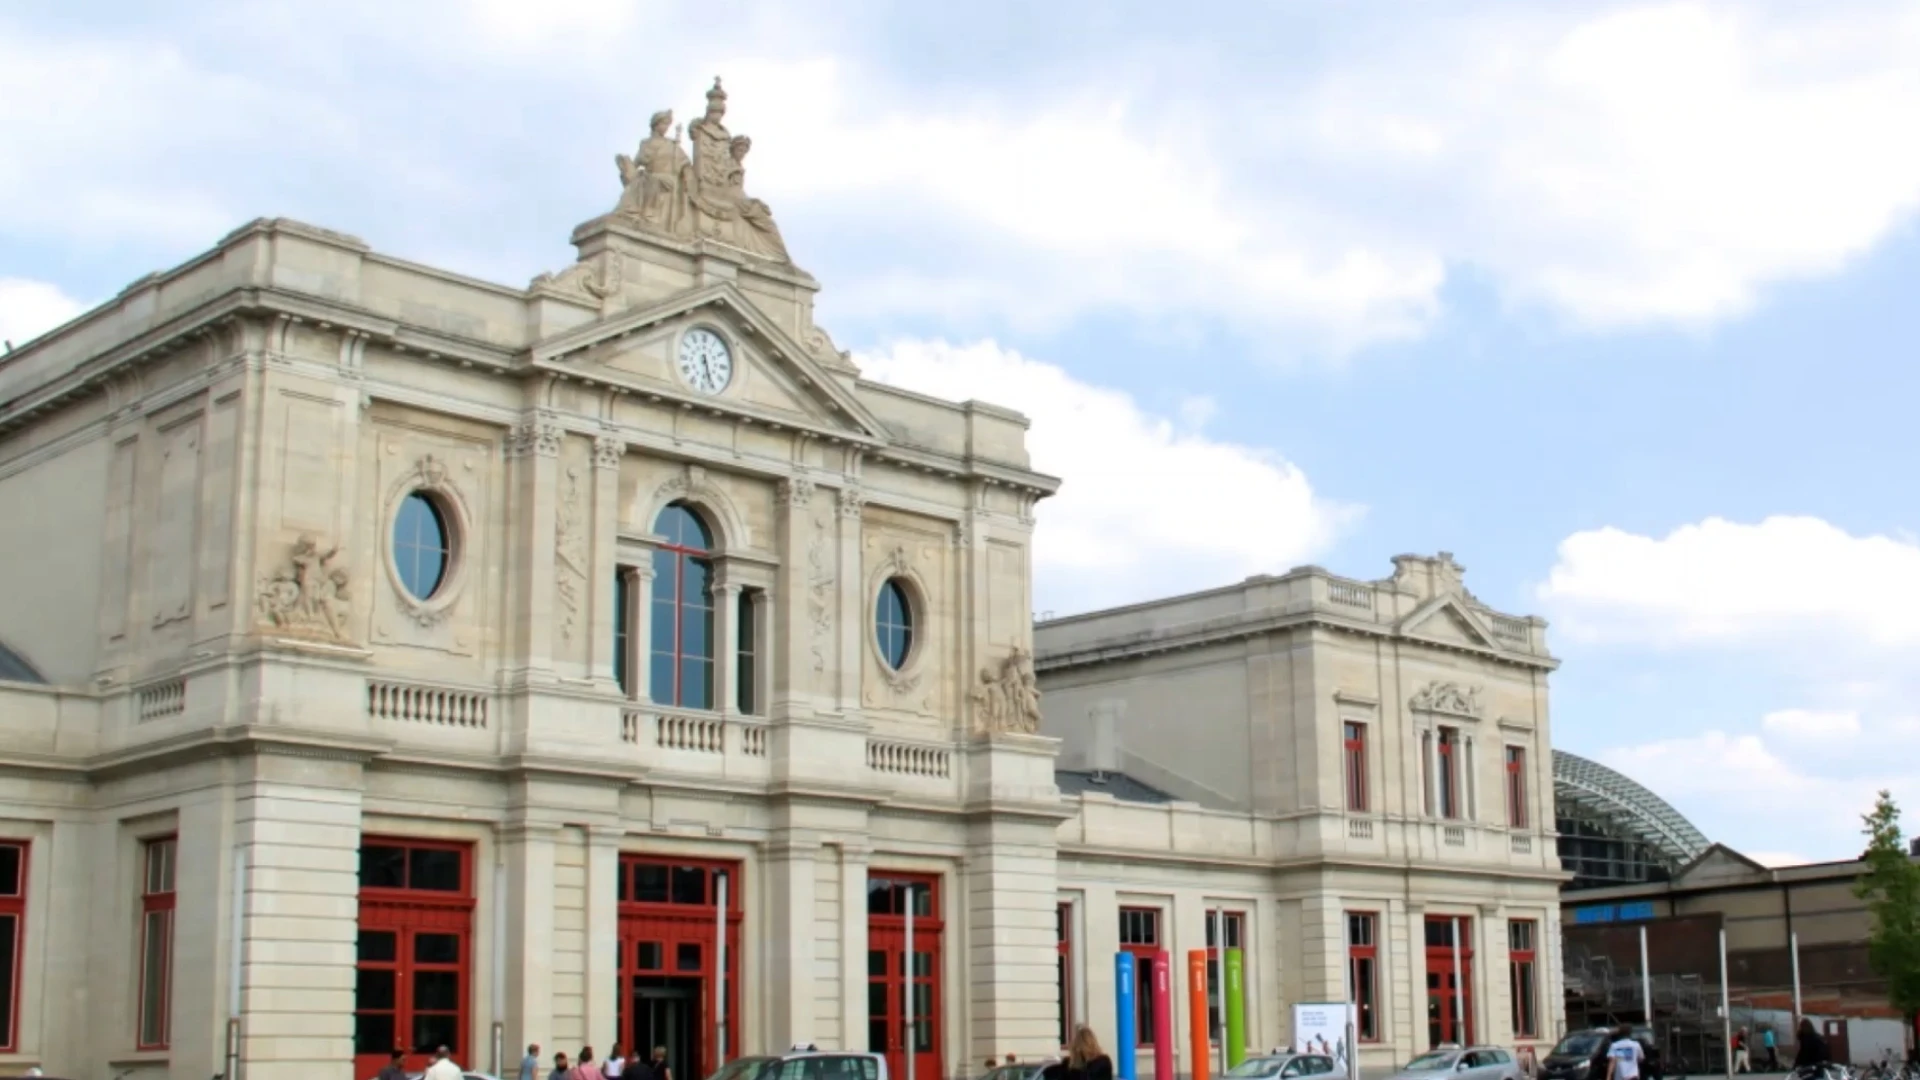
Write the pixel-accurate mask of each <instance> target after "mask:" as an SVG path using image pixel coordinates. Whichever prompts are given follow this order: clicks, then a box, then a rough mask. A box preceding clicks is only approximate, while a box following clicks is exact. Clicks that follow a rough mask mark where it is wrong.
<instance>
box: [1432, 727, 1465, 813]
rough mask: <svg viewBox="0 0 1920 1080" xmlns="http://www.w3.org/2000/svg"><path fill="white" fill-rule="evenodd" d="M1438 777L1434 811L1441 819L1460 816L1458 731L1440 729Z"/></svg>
mask: <svg viewBox="0 0 1920 1080" xmlns="http://www.w3.org/2000/svg"><path fill="white" fill-rule="evenodd" d="M1439 765H1440V775H1439V782H1440V783H1439V789H1438V792H1437V796H1438V797H1437V799H1436V800H1435V810H1436V811H1437V812H1438V814H1439V815H1440V816H1441V817H1443V818H1458V817H1459V816H1460V731H1459V729H1457V728H1450V727H1443V728H1441V729H1440V762H1439Z"/></svg>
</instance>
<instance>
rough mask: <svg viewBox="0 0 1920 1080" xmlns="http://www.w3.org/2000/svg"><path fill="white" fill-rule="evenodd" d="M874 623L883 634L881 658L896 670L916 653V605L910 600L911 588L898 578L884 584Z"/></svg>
mask: <svg viewBox="0 0 1920 1080" xmlns="http://www.w3.org/2000/svg"><path fill="white" fill-rule="evenodd" d="M873 622H874V630H875V633H876V634H878V636H879V644H880V659H882V660H884V661H886V664H887V666H888V667H890V668H892V669H893V670H895V671H898V670H900V668H901V666H902V665H904V664H905V663H906V662H907V657H908V656H909V655H911V654H912V652H913V605H911V604H909V603H908V602H907V590H906V589H905V588H903V587H902V586H901V584H900V580H899V579H898V578H891V579H889V580H888V581H887V583H886V584H885V585H882V586H880V602H879V605H878V606H877V608H876V609H875V611H874V616H873Z"/></svg>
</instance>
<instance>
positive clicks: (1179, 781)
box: [1035, 554, 1563, 1068]
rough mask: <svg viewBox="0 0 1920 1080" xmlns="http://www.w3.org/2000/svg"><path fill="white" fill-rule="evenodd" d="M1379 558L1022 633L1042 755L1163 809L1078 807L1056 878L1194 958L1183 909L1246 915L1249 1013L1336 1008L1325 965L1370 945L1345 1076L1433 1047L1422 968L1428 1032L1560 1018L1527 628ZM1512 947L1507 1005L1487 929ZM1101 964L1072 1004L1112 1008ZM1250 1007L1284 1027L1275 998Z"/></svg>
mask: <svg viewBox="0 0 1920 1080" xmlns="http://www.w3.org/2000/svg"><path fill="white" fill-rule="evenodd" d="M1394 563H1395V573H1394V575H1393V576H1392V577H1391V578H1388V579H1385V580H1381V581H1370V582H1369V581H1353V580H1347V579H1342V578H1338V577H1334V576H1332V575H1330V574H1327V573H1326V572H1325V571H1322V570H1320V569H1318V568H1315V567H1307V568H1303V569H1299V570H1295V571H1292V572H1290V573H1288V574H1285V575H1283V576H1278V577H1273V576H1265V575H1262V576H1259V577H1255V578H1251V579H1249V580H1247V581H1245V582H1243V583H1242V584H1239V585H1233V586H1228V587H1226V588H1221V589H1214V590H1210V591H1207V592H1201V593H1195V594H1191V595H1187V596H1179V597H1173V598H1170V599H1166V600H1160V601H1154V602H1151V603H1145V604H1139V605H1135V606H1131V607H1126V608H1119V609H1115V610H1111V611H1103V612H1095V613H1092V614H1088V615H1081V616H1075V617H1071V618H1065V619H1059V620H1054V621H1050V622H1044V623H1041V624H1040V625H1039V626H1038V627H1036V630H1035V642H1036V650H1037V660H1036V667H1037V669H1038V672H1039V678H1040V682H1041V685H1042V687H1043V689H1044V691H1045V696H1044V701H1045V714H1046V721H1045V724H1044V725H1043V727H1042V731H1043V733H1045V734H1048V735H1053V736H1055V737H1057V738H1059V739H1060V740H1062V750H1061V764H1062V766H1063V767H1069V768H1073V769H1078V770H1085V771H1087V772H1089V773H1090V774H1093V775H1100V776H1122V777H1127V778H1130V779H1133V780H1137V781H1140V782H1143V783H1144V784H1146V785H1150V786H1152V787H1153V788H1156V789H1159V790H1160V791H1162V792H1164V793H1166V794H1167V795H1168V796H1170V797H1171V799H1172V800H1174V801H1171V802H1169V803H1168V804H1167V805H1165V806H1156V807H1143V806H1138V805H1128V804H1126V803H1120V802H1115V803H1112V804H1106V803H1102V804H1101V805H1100V807H1099V810H1098V812H1097V813H1096V812H1094V810H1093V808H1092V807H1091V806H1089V807H1086V808H1084V809H1083V811H1082V813H1081V814H1080V815H1078V816H1077V817H1076V818H1075V819H1073V820H1072V821H1070V822H1069V824H1068V825H1067V826H1066V827H1065V828H1064V829H1063V831H1062V834H1061V841H1060V844H1061V846H1060V879H1061V883H1062V889H1063V890H1068V891H1070V892H1072V893H1073V894H1074V895H1075V898H1076V899H1077V900H1080V901H1082V902H1084V903H1085V904H1086V906H1087V907H1088V909H1089V910H1092V911H1096V912H1098V911H1104V910H1105V909H1108V908H1112V907H1114V906H1115V905H1116V904H1145V905H1150V906H1157V907H1163V908H1166V909H1168V910H1170V911H1171V913H1172V917H1173V918H1174V920H1175V922H1176V923H1177V924H1178V926H1177V928H1176V931H1175V933H1176V937H1178V938H1179V939H1180V941H1179V942H1178V943H1177V949H1179V950H1184V949H1186V948H1189V947H1199V945H1200V933H1201V931H1202V929H1203V927H1202V926H1201V924H1200V919H1201V916H1200V914H1199V912H1200V911H1202V910H1208V909H1212V908H1216V907H1224V908H1239V909H1241V910H1246V911H1249V912H1251V913H1252V926H1251V930H1250V933H1251V935H1252V936H1253V938H1254V942H1253V944H1252V945H1250V946H1249V949H1250V952H1249V955H1250V956H1251V957H1252V958H1253V959H1252V960H1251V961H1250V963H1251V964H1252V965H1253V967H1252V970H1251V971H1250V972H1249V975H1248V978H1249V980H1250V982H1251V983H1252V986H1253V990H1254V992H1255V993H1257V994H1261V995H1264V998H1265V1000H1266V1001H1269V1002H1301V1001H1307V1002H1314V1001H1344V1000H1350V998H1351V997H1352V995H1353V990H1352V987H1351V983H1352V981H1353V979H1352V975H1351V973H1352V971H1353V970H1354V968H1353V965H1352V963H1351V961H1352V960H1353V959H1354V958H1355V957H1372V958H1373V961H1374V965H1375V967H1374V971H1375V981H1376V983H1377V986H1376V987H1375V988H1374V990H1373V993H1374V994H1375V995H1377V1000H1376V1003H1375V1005H1374V1010H1375V1012H1376V1016H1375V1017H1374V1020H1373V1025H1374V1026H1373V1028H1372V1032H1371V1034H1372V1038H1371V1039H1367V1038H1364V1036H1365V1035H1366V1034H1367V1033H1366V1032H1363V1033H1362V1035H1363V1039H1362V1045H1361V1054H1360V1059H1361V1063H1362V1065H1364V1066H1366V1067H1368V1068H1388V1067H1392V1066H1394V1065H1396V1064H1398V1063H1403V1062H1405V1061H1406V1060H1407V1058H1408V1057H1409V1056H1410V1055H1412V1054H1413V1053H1415V1052H1417V1051H1420V1050H1424V1049H1426V1048H1427V1047H1428V1046H1429V1045H1430V1044H1431V1043H1432V1042H1433V1041H1435V1035H1436V1028H1440V1027H1441V1025H1438V1024H1436V1023H1435V1021H1436V1020H1437V1018H1438V1017H1439V1016H1440V1013H1441V1010H1442V1009H1443V1008H1444V1007H1445V1006H1446V1005H1447V1004H1448V1000H1447V999H1446V998H1445V997H1444V996H1443V995H1437V994H1430V993H1429V990H1428V987H1429V979H1430V978H1441V979H1442V980H1443V981H1444V976H1445V973H1446V969H1447V968H1448V967H1455V970H1462V969H1464V977H1463V978H1462V980H1461V981H1462V982H1463V983H1465V984H1466V986H1467V997H1468V999H1469V1000H1467V1001H1466V1002H1464V1003H1460V1002H1454V1003H1453V1004H1454V1006H1455V1007H1456V1008H1457V1007H1458V1006H1459V1005H1460V1004H1464V1005H1465V1009H1464V1013H1465V1016H1466V1017H1468V1018H1470V1019H1467V1020H1466V1022H1465V1023H1463V1024H1462V1025H1460V1026H1459V1027H1457V1028H1456V1027H1454V1026H1453V1025H1451V1024H1448V1025H1445V1027H1444V1029H1442V1030H1439V1031H1438V1032H1437V1034H1439V1036H1440V1037H1441V1038H1446V1039H1455V1040H1457V1039H1464V1038H1471V1039H1474V1040H1477V1041H1481V1042H1487V1043H1492V1044H1495V1045H1502V1046H1532V1045H1535V1044H1546V1043H1550V1042H1551V1041H1552V1040H1553V1039H1554V1038H1555V1037H1556V1036H1557V1035H1558V1034H1559V1031H1560V1012H1561V1001H1560V994H1559V990H1558V987H1559V985H1560V981H1559V978H1558V971H1559V960H1558V956H1557V942H1558V933H1557V926H1558V917H1559V916H1558V912H1559V895H1558V889H1559V885H1560V882H1561V881H1562V880H1563V875H1562V873H1561V871H1560V866H1559V860H1558V858H1557V857H1556V855H1555V852H1554V843H1553V825H1554V818H1553V780H1552V773H1551V768H1552V766H1551V754H1550V749H1549V748H1550V745H1551V743H1550V741H1549V726H1548V719H1547V716H1548V713H1547V675H1548V673H1549V672H1550V671H1552V670H1553V668H1554V666H1555V661H1554V660H1553V659H1552V658H1551V657H1550V656H1549V655H1548V653H1547V648H1546V640H1545V624H1544V623H1543V622H1542V621H1541V620H1539V619H1532V618H1516V617H1513V616H1509V615H1502V614H1500V613H1497V612H1494V611H1492V610H1490V609H1488V608H1487V607H1486V606H1485V605H1483V604H1481V603H1480V602H1478V601H1477V600H1476V599H1474V597H1473V596H1472V594H1471V593H1469V592H1467V590H1466V589H1465V587H1464V585H1463V583H1462V573H1461V568H1460V567H1459V566H1458V565H1457V564H1455V563H1454V562H1453V560H1452V559H1451V557H1449V556H1447V555H1445V554H1442V555H1441V556H1439V557H1437V558H1431V559H1429V558H1419V557H1414V556H1402V557H1400V558H1397V559H1395V560H1394ZM1083 798H1091V796H1086V797H1083ZM1515 798H1517V799H1518V805H1517V806H1516V805H1514V800H1515ZM1122 861H1124V862H1125V863H1127V864H1128V865H1127V866H1125V867H1124V869H1122V870H1120V872H1119V874H1116V865H1115V864H1116V863H1118V862H1122ZM1121 875H1124V877H1125V878H1126V879H1127V880H1126V884H1123V885H1121V886H1119V888H1120V889H1121V890H1122V894H1121V896H1120V897H1119V898H1116V897H1115V894H1114V892H1113V889H1114V886H1113V885H1112V884H1111V882H1112V881H1113V879H1114V878H1115V877H1116V876H1121ZM1174 883H1178V884H1179V886H1180V887H1177V888H1176V887H1171V886H1173V885H1174ZM1129 896H1130V897H1131V899H1128V897H1129ZM1356 915H1357V916H1360V917H1361V918H1362V919H1363V920H1364V923H1365V924H1364V925H1363V926H1360V927H1355V926H1354V925H1353V918H1352V917H1353V916H1356ZM1455 919H1458V920H1460V921H1459V922H1458V923H1457V924H1455V923H1454V922H1453V920H1455ZM1516 923H1518V924H1522V928H1521V929H1514V924H1516ZM1456 925H1457V927H1458V932H1459V939H1460V945H1461V949H1460V951H1459V952H1458V953H1456V952H1455V950H1454V949H1453V947H1452V945H1451V944H1450V943H1449V942H1448V941H1447V938H1448V937H1449V935H1451V934H1452V933H1453V927H1455V926H1456ZM1516 934H1517V935H1521V936H1520V937H1512V936H1510V935H1516ZM1353 936H1357V938H1358V939H1360V940H1358V941H1350V937H1353ZM1369 938H1370V939H1371V941H1370V942H1369V941H1367V940H1366V939H1369ZM1529 940H1530V941H1531V943H1532V944H1533V950H1532V951H1533V957H1532V961H1531V962H1532V963H1533V964H1534V968H1533V972H1532V979H1533V981H1534V983H1535V989H1534V992H1533V994H1532V999H1533V1001H1532V1012H1531V1013H1530V1014H1526V1013H1523V1012H1522V1011H1520V1010H1516V1008H1515V1002H1514V999H1513V988H1514V981H1513V979H1512V978H1511V977H1510V976H1511V975H1512V974H1513V971H1512V967H1511V964H1510V957H1509V944H1510V942H1512V943H1515V944H1522V945H1524V944H1527V943H1528V941H1529ZM1089 947H1090V949H1092V950H1093V951H1095V952H1099V951H1101V950H1102V949H1106V948H1109V945H1108V943H1107V942H1105V941H1101V940H1094V941H1091V942H1090V943H1089ZM1525 959H1526V957H1525V955H1524V954H1522V960H1523V961H1524V960H1525ZM1456 965H1457V967H1456ZM1101 974H1102V973H1101V972H1098V971H1094V970H1092V969H1090V975H1089V982H1090V984H1091V985H1090V998H1091V1000H1090V1003H1089V1008H1090V1014H1091V1015H1094V1016H1101V1015H1103V1010H1109V1011H1110V1009H1111V1007H1112V1006H1111V1001H1112V995H1113V988H1112V982H1111V975H1110V974H1107V975H1106V977H1105V979H1104V981H1103V980H1102V979H1101V978H1100V975H1101ZM1516 1019H1518V1020H1519V1021H1520V1026H1522V1027H1525V1026H1529V1025H1528V1024H1527V1023H1526V1021H1527V1020H1529V1019H1530V1020H1531V1021H1532V1022H1531V1025H1530V1026H1531V1027H1532V1028H1533V1030H1532V1031H1531V1032H1516V1031H1515V1027H1516V1023H1515V1022H1516ZM1263 1020H1264V1021H1266V1022H1268V1023H1269V1024H1270V1026H1269V1027H1268V1028H1267V1029H1266V1030H1267V1031H1268V1032H1269V1033H1270V1034H1269V1035H1268V1037H1269V1038H1271V1039H1274V1040H1276V1041H1284V1039H1285V1038H1286V1032H1285V1030H1284V1029H1285V1025H1286V1024H1287V1023H1288V1013H1287V1011H1286V1010H1285V1009H1284V1008H1282V1007H1279V1006H1275V1007H1274V1008H1272V1009H1271V1010H1268V1011H1267V1013H1266V1016H1265V1017H1263ZM1184 1022H1185V1021H1184V1020H1179V1021H1176V1024H1175V1027H1176V1029H1178V1028H1179V1027H1180V1025H1181V1024H1183V1023H1184Z"/></svg>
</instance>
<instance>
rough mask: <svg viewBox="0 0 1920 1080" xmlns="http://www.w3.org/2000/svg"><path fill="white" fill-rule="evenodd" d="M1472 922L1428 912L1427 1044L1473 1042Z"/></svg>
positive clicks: (1459, 1044) (1460, 917) (1456, 1044)
mask: <svg viewBox="0 0 1920 1080" xmlns="http://www.w3.org/2000/svg"><path fill="white" fill-rule="evenodd" d="M1472 942H1473V923H1472V920H1470V919H1467V918H1465V917H1462V916H1453V915H1429V916H1427V1045H1428V1046H1443V1045H1453V1046H1467V1045H1470V1044H1472V1042H1473V1027H1474V1025H1473V948H1472Z"/></svg>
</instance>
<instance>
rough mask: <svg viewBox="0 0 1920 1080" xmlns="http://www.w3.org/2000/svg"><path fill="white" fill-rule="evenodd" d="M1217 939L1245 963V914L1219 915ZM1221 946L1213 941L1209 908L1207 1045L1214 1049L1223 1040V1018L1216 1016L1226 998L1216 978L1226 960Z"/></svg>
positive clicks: (1224, 1023) (1219, 975)
mask: <svg viewBox="0 0 1920 1080" xmlns="http://www.w3.org/2000/svg"><path fill="white" fill-rule="evenodd" d="M1220 936H1221V937H1224V938H1226V939H1227V940H1226V947H1227V948H1229V949H1239V950H1240V958H1241V963H1245V962H1246V949H1247V913H1246V912H1244V911H1227V910H1225V909H1222V910H1221V912H1220ZM1220 949H1221V943H1220V942H1218V941H1215V940H1214V939H1213V909H1211V908H1209V909H1207V1030H1208V1031H1210V1032H1212V1035H1211V1037H1210V1039H1209V1042H1210V1045H1213V1046H1218V1045H1220V1041H1221V1040H1222V1039H1224V1038H1226V1035H1227V1021H1226V1017H1224V1016H1222V1015H1220V1004H1221V1002H1223V1001H1225V1000H1226V995H1225V994H1223V993H1221V991H1220V978H1221V976H1222V975H1223V974H1224V973H1225V971H1226V957H1225V955H1224V954H1223V953H1222V952H1221V951H1220Z"/></svg>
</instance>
